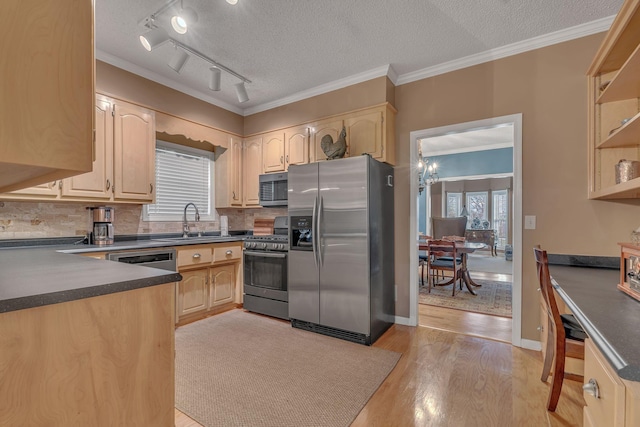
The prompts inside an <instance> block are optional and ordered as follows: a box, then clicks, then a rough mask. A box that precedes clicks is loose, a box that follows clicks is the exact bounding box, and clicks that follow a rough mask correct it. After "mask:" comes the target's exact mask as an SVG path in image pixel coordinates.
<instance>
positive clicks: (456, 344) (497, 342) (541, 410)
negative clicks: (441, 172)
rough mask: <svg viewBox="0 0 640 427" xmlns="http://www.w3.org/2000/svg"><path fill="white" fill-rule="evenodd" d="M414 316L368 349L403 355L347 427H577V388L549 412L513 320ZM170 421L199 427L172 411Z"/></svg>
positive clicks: (567, 385)
mask: <svg viewBox="0 0 640 427" xmlns="http://www.w3.org/2000/svg"><path fill="white" fill-rule="evenodd" d="M483 274H485V275H489V274H490V273H483ZM474 277H477V278H478V279H480V278H487V279H489V280H510V277H508V278H501V279H497V278H495V277H492V276H488V277H479V276H475V275H474ZM419 313H420V316H419V318H420V320H419V323H420V326H418V327H416V328H413V327H408V326H401V325H394V326H393V327H391V329H389V331H387V332H386V333H385V334H384V335H383V336H382V337H381V338H380V339H379V340H378V341H377V342H376V343H375V344H374V347H379V348H384V349H388V350H392V351H396V352H399V353H402V357H401V358H400V361H399V362H398V364H397V365H396V367H395V368H394V370H393V371H392V372H391V374H389V376H388V377H387V379H386V380H385V381H384V382H383V383H382V385H381V386H380V388H379V389H378V390H377V391H376V393H375V394H374V395H373V396H372V397H371V399H370V400H369V402H367V404H366V405H365V407H364V408H363V409H362V411H361V412H360V414H359V415H358V416H357V417H356V419H355V420H354V422H353V424H352V427H365V426H366V427H371V426H384V427H387V426H389V427H393V426H398V427H405V426H428V427H431V426H433V427H444V426H451V427H454V426H455V427H458V426H464V427H466V426H479V427H484V426H487V427H502V426H505V427H510V426H526V427H528V426H536V427H537V426H552V427H560V426H562V427H566V426H579V427H580V426H582V407H583V406H584V400H583V398H582V384H581V383H579V382H576V381H571V380H567V379H565V381H564V385H563V387H562V394H561V396H560V402H559V404H558V409H557V410H556V412H555V413H552V412H548V411H547V410H546V403H547V397H548V393H549V384H548V383H543V382H542V381H540V373H541V372H542V355H541V354H540V352H536V351H531V350H524V349H521V348H516V347H512V346H511V344H510V342H511V319H509V318H503V317H498V316H490V315H483V314H479V313H470V312H464V311H459V310H453V309H445V308H441V307H431V306H422V305H421V306H420V311H419ZM175 421H176V427H201V426H200V424H198V423H197V422H195V421H193V420H192V419H191V418H189V417H188V416H186V415H185V414H182V413H181V412H180V411H178V410H176V418H175Z"/></svg>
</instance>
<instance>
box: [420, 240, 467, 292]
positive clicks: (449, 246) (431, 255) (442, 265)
mask: <svg viewBox="0 0 640 427" xmlns="http://www.w3.org/2000/svg"><path fill="white" fill-rule="evenodd" d="M427 247H428V258H427V274H428V275H429V277H428V283H429V292H431V286H432V283H433V277H434V272H435V271H437V270H444V271H452V272H453V277H452V278H451V280H450V281H448V282H447V283H445V285H448V284H450V283H453V292H452V296H455V294H456V280H462V276H461V275H460V274H459V271H460V270H461V269H462V264H461V260H460V257H458V253H457V250H456V244H455V242H452V241H450V240H429V242H428V243H427ZM442 286H444V285H442Z"/></svg>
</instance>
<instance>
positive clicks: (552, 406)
mask: <svg viewBox="0 0 640 427" xmlns="http://www.w3.org/2000/svg"><path fill="white" fill-rule="evenodd" d="M533 252H534V255H535V258H536V266H537V272H538V281H539V282H540V293H541V294H542V301H543V305H544V307H545V310H546V312H547V320H548V321H547V324H546V325H542V326H543V328H546V333H547V348H546V351H545V354H544V363H543V366H542V375H541V377H540V379H541V380H542V381H543V382H546V381H547V379H548V378H549V374H550V373H551V367H552V365H553V378H552V383H551V390H549V399H548V402H547V409H548V410H549V411H552V412H553V411H555V410H556V407H557V405H558V400H559V399H560V393H561V391H562V382H563V379H564V377H565V371H564V367H565V357H567V356H568V357H573V358H577V359H584V342H583V341H578V340H574V339H568V338H567V334H566V330H565V324H566V322H567V319H568V317H572V316H570V315H569V316H568V317H567V318H563V316H567V315H562V314H561V313H560V310H559V308H558V303H557V302H556V298H555V293H554V291H553V285H552V282H551V274H550V273H549V258H548V256H547V251H544V250H542V249H541V248H540V246H536V247H534V248H533ZM572 379H576V380H581V379H580V378H579V377H576V376H572Z"/></svg>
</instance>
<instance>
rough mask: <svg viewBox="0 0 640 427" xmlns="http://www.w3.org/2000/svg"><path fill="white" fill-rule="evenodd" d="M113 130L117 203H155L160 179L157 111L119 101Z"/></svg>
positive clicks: (114, 191)
mask: <svg viewBox="0 0 640 427" xmlns="http://www.w3.org/2000/svg"><path fill="white" fill-rule="evenodd" d="M113 129H114V132H113V153H114V166H115V168H114V173H115V175H114V183H113V185H114V189H113V193H114V199H115V200H135V201H147V202H150V203H152V202H153V199H154V196H155V193H154V191H153V190H154V186H155V176H156V175H155V174H156V172H155V158H156V156H155V148H156V144H155V141H156V128H155V121H154V113H153V111H151V110H147V109H145V108H141V107H139V106H137V105H133V104H129V103H126V102H122V101H118V102H116V104H115V107H114V126H113Z"/></svg>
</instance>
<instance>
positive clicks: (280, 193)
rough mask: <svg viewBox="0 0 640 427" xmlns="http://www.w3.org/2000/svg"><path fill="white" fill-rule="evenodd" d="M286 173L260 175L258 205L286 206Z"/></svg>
mask: <svg viewBox="0 0 640 427" xmlns="http://www.w3.org/2000/svg"><path fill="white" fill-rule="evenodd" d="M288 185H289V183H288V181H287V173H286V172H280V173H267V174H263V175H260V206H265V207H269V206H271V207H273V206H287V191H288Z"/></svg>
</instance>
